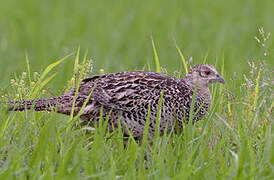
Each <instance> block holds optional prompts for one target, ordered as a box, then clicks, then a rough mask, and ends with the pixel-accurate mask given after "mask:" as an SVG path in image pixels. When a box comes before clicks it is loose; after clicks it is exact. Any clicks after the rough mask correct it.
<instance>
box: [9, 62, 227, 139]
mask: <svg viewBox="0 0 274 180" xmlns="http://www.w3.org/2000/svg"><path fill="white" fill-rule="evenodd" d="M214 82H220V83H225V80H224V79H223V78H222V77H221V76H220V75H219V74H218V72H217V71H216V69H215V68H214V67H212V66H211V65H208V64H200V65H196V66H194V67H193V68H192V69H191V70H190V71H189V73H188V74H187V75H186V76H185V77H184V78H182V79H177V78H175V77H171V76H168V75H166V74H160V73H156V72H147V71H133V72H119V73H114V74H105V75H98V76H93V77H90V78H86V79H83V80H82V82H81V85H80V87H79V90H78V93H77V94H76V101H75V108H74V115H77V113H79V111H80V109H81V108H82V107H83V105H84V102H85V101H86V99H87V98H88V97H89V100H88V102H87V104H86V106H85V107H84V110H83V112H82V114H81V115H80V118H81V120H83V121H85V122H87V123H89V124H90V125H91V126H94V125H95V124H96V123H98V121H99V119H100V111H101V109H103V117H104V118H106V117H107V116H109V122H108V125H109V129H110V130H113V128H118V126H119V124H118V123H119V122H120V123H121V127H122V129H123V133H124V135H125V136H129V132H128V130H130V131H131V133H132V135H133V136H134V138H136V139H137V140H142V135H143V130H144V126H145V124H146V119H147V115H148V109H149V107H150V109H151V112H150V121H149V134H150V135H153V133H154V131H155V129H156V127H155V126H156V116H157V109H158V110H159V108H158V106H159V100H160V97H161V95H162V96H163V98H162V104H161V115H160V132H161V133H163V132H164V130H165V128H167V131H168V132H170V131H171V129H172V127H173V126H174V125H175V122H176V121H177V122H178V123H176V124H178V125H179V127H180V128H182V122H183V121H188V120H189V117H190V107H191V102H192V97H193V92H194V89H195V87H197V91H196V92H197V93H196V100H195V104H194V114H195V116H194V118H193V122H196V121H198V120H200V119H201V118H202V117H203V116H204V115H205V114H206V113H207V111H208V109H209V107H210V104H211V95H210V91H209V86H210V85H211V84H212V83H214ZM91 92H92V94H91ZM75 93H76V89H71V90H70V91H68V92H66V93H64V94H63V95H61V96H57V97H51V98H49V99H39V100H35V101H34V100H27V101H10V102H9V104H10V105H11V106H10V107H9V110H10V111H24V110H26V109H31V108H33V109H34V110H35V111H56V112H57V113H61V114H66V115H70V113H71V110H72V107H73V100H74V96H75ZM90 94H91V96H89V95H90ZM197 111H198V112H197Z"/></svg>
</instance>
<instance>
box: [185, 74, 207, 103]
mask: <svg viewBox="0 0 274 180" xmlns="http://www.w3.org/2000/svg"><path fill="white" fill-rule="evenodd" d="M183 80H184V81H186V82H187V83H188V84H189V85H190V86H191V87H192V88H193V89H195V87H196V86H197V93H198V94H200V95H202V96H204V97H207V98H210V97H211V94H210V91H209V87H208V86H207V85H205V84H204V83H203V82H202V81H199V79H197V78H196V77H194V78H193V76H192V75H190V74H187V75H186V76H185V78H183Z"/></svg>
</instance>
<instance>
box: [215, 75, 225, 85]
mask: <svg viewBox="0 0 274 180" xmlns="http://www.w3.org/2000/svg"><path fill="white" fill-rule="evenodd" d="M216 82H219V83H222V84H225V79H224V78H223V77H222V76H220V75H219V74H217V78H216Z"/></svg>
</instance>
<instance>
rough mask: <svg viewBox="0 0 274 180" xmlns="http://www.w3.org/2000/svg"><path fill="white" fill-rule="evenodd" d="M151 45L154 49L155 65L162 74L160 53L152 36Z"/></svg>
mask: <svg viewBox="0 0 274 180" xmlns="http://www.w3.org/2000/svg"><path fill="white" fill-rule="evenodd" d="M151 43H152V48H153V54H154V61H155V64H156V71H157V72H161V67H160V60H159V57H158V53H157V50H156V47H155V44H154V41H153V37H152V36H151Z"/></svg>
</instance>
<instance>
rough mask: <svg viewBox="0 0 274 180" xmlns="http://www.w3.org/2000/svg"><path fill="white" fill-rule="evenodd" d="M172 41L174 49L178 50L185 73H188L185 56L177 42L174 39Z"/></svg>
mask: <svg viewBox="0 0 274 180" xmlns="http://www.w3.org/2000/svg"><path fill="white" fill-rule="evenodd" d="M174 43H175V47H176V49H177V51H178V53H179V55H180V58H181V61H182V63H183V65H184V69H185V72H186V74H187V73H188V68H187V63H186V59H185V56H184V54H183V53H182V51H181V49H180V48H179V46H178V44H177V42H176V41H175V40H174Z"/></svg>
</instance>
